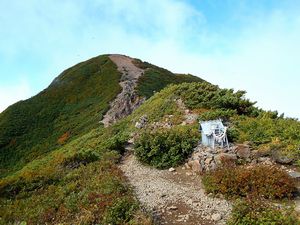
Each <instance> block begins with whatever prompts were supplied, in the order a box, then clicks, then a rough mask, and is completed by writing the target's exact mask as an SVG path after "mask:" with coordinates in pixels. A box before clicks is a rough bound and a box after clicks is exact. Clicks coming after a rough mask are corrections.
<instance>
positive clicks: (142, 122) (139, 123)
mask: <svg viewBox="0 0 300 225" xmlns="http://www.w3.org/2000/svg"><path fill="white" fill-rule="evenodd" d="M147 122H148V117H147V115H143V116H142V117H141V118H140V119H139V121H137V122H136V123H135V127H136V128H138V129H142V128H144V127H145V126H146V124H147Z"/></svg>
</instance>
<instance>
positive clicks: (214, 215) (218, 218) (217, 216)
mask: <svg viewBox="0 0 300 225" xmlns="http://www.w3.org/2000/svg"><path fill="white" fill-rule="evenodd" d="M211 219H212V220H213V221H220V220H221V219H222V215H221V214H219V213H215V214H213V215H212V216H211Z"/></svg>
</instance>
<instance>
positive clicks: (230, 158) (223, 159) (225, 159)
mask: <svg viewBox="0 0 300 225" xmlns="http://www.w3.org/2000/svg"><path fill="white" fill-rule="evenodd" d="M236 160H237V156H236V155H235V154H232V153H220V154H218V155H216V156H215V161H216V163H217V165H222V164H224V163H235V162H236Z"/></svg>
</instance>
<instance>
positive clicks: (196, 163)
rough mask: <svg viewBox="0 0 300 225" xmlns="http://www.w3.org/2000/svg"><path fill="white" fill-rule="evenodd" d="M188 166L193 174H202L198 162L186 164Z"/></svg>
mask: <svg viewBox="0 0 300 225" xmlns="http://www.w3.org/2000/svg"><path fill="white" fill-rule="evenodd" d="M188 165H189V166H190V167H191V168H192V170H193V171H194V172H202V167H201V165H200V162H199V161H198V160H192V161H189V162H188Z"/></svg>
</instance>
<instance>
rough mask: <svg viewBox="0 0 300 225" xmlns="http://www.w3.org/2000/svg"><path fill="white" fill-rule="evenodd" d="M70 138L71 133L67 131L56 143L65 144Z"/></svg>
mask: <svg viewBox="0 0 300 225" xmlns="http://www.w3.org/2000/svg"><path fill="white" fill-rule="evenodd" d="M70 136H71V132H70V131H67V132H66V133H64V134H63V135H62V136H60V138H58V140H57V143H58V144H60V145H63V144H65V143H66V142H67V141H68V139H69V138H70Z"/></svg>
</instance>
